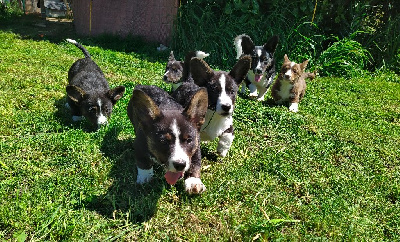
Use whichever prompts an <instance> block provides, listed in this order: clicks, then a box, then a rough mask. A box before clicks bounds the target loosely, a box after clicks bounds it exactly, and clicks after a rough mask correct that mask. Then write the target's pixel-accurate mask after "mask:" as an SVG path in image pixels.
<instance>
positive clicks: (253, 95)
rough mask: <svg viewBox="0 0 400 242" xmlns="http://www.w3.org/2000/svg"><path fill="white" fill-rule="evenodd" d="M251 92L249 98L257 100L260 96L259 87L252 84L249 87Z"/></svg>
mask: <svg viewBox="0 0 400 242" xmlns="http://www.w3.org/2000/svg"><path fill="white" fill-rule="evenodd" d="M249 90H250V94H249V97H250V98H257V96H258V94H257V87H256V86H255V85H254V84H253V83H251V84H250V85H249Z"/></svg>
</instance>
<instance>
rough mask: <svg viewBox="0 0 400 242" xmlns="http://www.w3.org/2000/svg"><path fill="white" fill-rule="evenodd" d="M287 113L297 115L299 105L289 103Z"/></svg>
mask: <svg viewBox="0 0 400 242" xmlns="http://www.w3.org/2000/svg"><path fill="white" fill-rule="evenodd" d="M289 111H291V112H294V113H297V112H298V111H299V104H298V103H291V104H290V106H289Z"/></svg>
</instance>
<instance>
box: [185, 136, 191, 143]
mask: <svg viewBox="0 0 400 242" xmlns="http://www.w3.org/2000/svg"><path fill="white" fill-rule="evenodd" d="M184 142H186V143H187V144H190V143H192V142H193V139H192V138H191V137H188V138H187V139H185V140H184Z"/></svg>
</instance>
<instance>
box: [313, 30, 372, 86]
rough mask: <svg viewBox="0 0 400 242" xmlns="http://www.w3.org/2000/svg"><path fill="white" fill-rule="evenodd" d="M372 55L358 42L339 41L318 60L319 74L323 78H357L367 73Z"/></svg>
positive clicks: (346, 39)
mask: <svg viewBox="0 0 400 242" xmlns="http://www.w3.org/2000/svg"><path fill="white" fill-rule="evenodd" d="M370 60H371V54H370V53H369V52H368V51H367V50H366V49H365V48H364V47H363V46H362V45H361V44H360V43H358V42H357V41H355V40H351V39H348V38H344V39H342V40H339V39H338V40H337V41H336V42H335V43H333V44H332V45H331V46H330V47H329V48H328V49H326V50H325V51H324V52H322V54H321V56H320V57H319V58H318V64H319V67H320V70H319V73H320V74H321V75H323V76H336V77H347V78H351V77H357V76H360V75H362V74H363V73H364V72H365V69H366V66H367V64H368V63H369V62H370Z"/></svg>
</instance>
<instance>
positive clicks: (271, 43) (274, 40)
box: [264, 35, 279, 55]
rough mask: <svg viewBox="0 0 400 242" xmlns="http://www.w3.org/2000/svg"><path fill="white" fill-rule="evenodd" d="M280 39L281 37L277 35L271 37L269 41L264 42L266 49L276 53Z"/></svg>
mask: <svg viewBox="0 0 400 242" xmlns="http://www.w3.org/2000/svg"><path fill="white" fill-rule="evenodd" d="M278 41H279V38H278V36H277V35H274V36H272V37H271V39H269V40H268V42H267V43H265V44H264V49H265V50H266V51H267V52H269V53H272V55H273V54H274V53H275V50H276V47H277V46H278Z"/></svg>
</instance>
